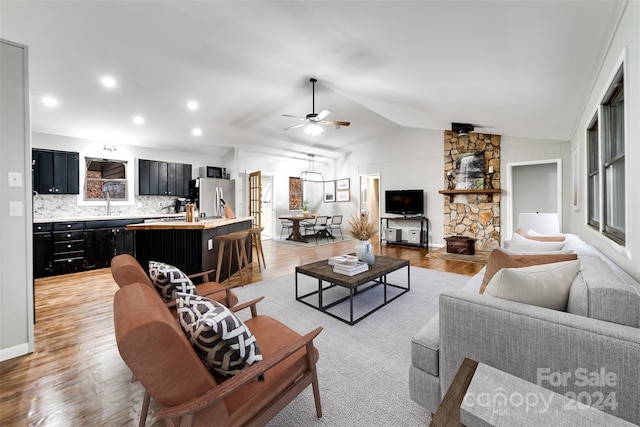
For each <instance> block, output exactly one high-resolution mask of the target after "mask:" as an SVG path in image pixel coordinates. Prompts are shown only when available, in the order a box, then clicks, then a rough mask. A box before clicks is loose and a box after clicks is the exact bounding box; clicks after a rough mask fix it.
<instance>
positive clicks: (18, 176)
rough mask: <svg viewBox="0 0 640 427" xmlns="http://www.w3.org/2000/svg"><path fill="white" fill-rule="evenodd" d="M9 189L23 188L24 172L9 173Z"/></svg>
mask: <svg viewBox="0 0 640 427" xmlns="http://www.w3.org/2000/svg"><path fill="white" fill-rule="evenodd" d="M9 187H22V172H9Z"/></svg>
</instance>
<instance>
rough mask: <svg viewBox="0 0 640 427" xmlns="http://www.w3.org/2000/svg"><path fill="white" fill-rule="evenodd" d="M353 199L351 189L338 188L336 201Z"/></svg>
mask: <svg viewBox="0 0 640 427" xmlns="http://www.w3.org/2000/svg"><path fill="white" fill-rule="evenodd" d="M350 200H351V190H349V189H346V190H336V202H348V201H350Z"/></svg>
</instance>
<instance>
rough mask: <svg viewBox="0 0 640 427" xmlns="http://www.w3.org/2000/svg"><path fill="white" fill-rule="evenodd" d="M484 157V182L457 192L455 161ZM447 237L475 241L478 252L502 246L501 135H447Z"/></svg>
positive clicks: (445, 222)
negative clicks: (469, 157) (480, 154)
mask: <svg viewBox="0 0 640 427" xmlns="http://www.w3.org/2000/svg"><path fill="white" fill-rule="evenodd" d="M479 153H482V155H483V156H484V164H483V166H482V168H483V173H482V175H483V178H480V179H479V180H478V183H477V186H475V187H474V188H472V189H470V187H464V188H465V189H464V190H456V179H455V176H456V174H455V172H456V161H458V160H459V159H460V158H462V157H465V156H469V155H472V154H475V155H476V156H479ZM444 173H445V176H444V188H445V191H441V193H443V194H444V237H445V238H448V237H455V236H462V237H468V238H470V239H475V250H478V251H489V250H492V249H494V248H497V247H498V246H499V245H500V135H490V134H484V133H475V132H471V133H469V134H468V135H458V134H457V133H455V132H452V131H445V132H444Z"/></svg>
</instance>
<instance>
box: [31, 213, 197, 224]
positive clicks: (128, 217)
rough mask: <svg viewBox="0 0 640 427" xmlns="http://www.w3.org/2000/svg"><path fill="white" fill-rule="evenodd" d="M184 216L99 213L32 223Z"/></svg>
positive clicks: (38, 220)
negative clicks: (97, 214)
mask: <svg viewBox="0 0 640 427" xmlns="http://www.w3.org/2000/svg"><path fill="white" fill-rule="evenodd" d="M178 217H186V214H185V213H175V214H133V215H99V216H83V217H59V218H34V219H33V223H34V224H42V223H46V222H74V221H104V220H114V219H116V220H117V219H136V218H139V219H145V218H178Z"/></svg>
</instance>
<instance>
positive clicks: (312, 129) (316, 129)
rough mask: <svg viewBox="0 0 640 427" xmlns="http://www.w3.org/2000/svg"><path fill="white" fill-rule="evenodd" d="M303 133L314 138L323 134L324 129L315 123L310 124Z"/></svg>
mask: <svg viewBox="0 0 640 427" xmlns="http://www.w3.org/2000/svg"><path fill="white" fill-rule="evenodd" d="M304 132H305V133H306V134H307V135H311V136H316V135H320V134H322V133H324V129H322V126H320V125H319V124H317V123H311V124H310V125H309V126H307V127H306V128H304Z"/></svg>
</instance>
